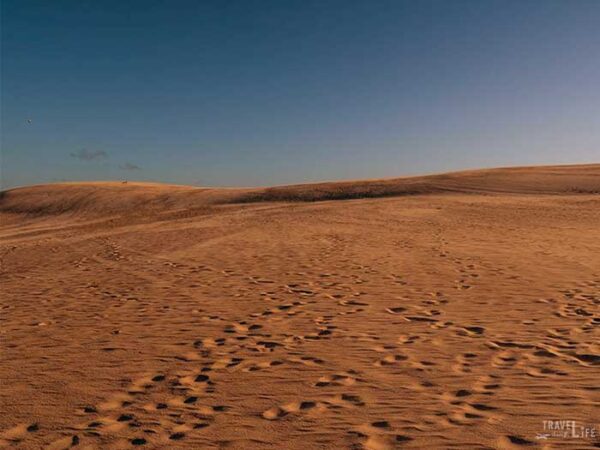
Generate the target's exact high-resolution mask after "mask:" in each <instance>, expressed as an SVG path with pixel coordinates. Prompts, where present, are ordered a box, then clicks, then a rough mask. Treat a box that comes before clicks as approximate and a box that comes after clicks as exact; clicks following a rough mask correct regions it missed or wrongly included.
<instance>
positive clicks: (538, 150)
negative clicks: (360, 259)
mask: <svg viewBox="0 0 600 450" xmlns="http://www.w3.org/2000/svg"><path fill="white" fill-rule="evenodd" d="M1 14H2V80H1V81H2V98H1V109H2V161H1V162H2V171H1V175H2V180H1V182H2V187H3V188H7V187H12V186H18V185H25V184H34V183H45V182H54V181H60V180H101V179H138V180H153V181H162V182H170V183H180V184H199V185H215V186H249V185H272V184H286V183H296V182H303V181H314V180H335V179H354V178H374V177H393V176H401V175H409V174H419V173H427V172H440V171H449V170H457V169H462V168H474V167H492V166H506V165H533V164H557V163H580V162H599V161H600V2H599V1H595V0H589V1H587V0H570V1H567V0H565V1H552V0H544V1H534V0H530V1H489V0H473V1H458V0H455V1H445V0H444V1H427V0H419V1H417V0H413V1H401V0H394V1H386V0H378V1H367V0H363V1H352V0H344V1H337V0H331V1H328V0H323V1H311V0H298V1H286V0H277V1H275V0H257V1H252V0H243V1H235V0H234V1H200V0H198V1H191V0H190V1H187V0H173V1H156V0H144V1H135V0H128V1H112V0H103V1H95V0H61V1H53V2H49V1H47V0H46V1H33V0H3V1H2V11H1Z"/></svg>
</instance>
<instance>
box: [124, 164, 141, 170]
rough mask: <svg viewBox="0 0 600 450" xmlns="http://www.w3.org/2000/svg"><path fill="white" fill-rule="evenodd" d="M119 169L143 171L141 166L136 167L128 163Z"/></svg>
mask: <svg viewBox="0 0 600 450" xmlns="http://www.w3.org/2000/svg"><path fill="white" fill-rule="evenodd" d="M119 167H120V168H121V169H123V170H140V169H141V167H140V166H136V165H135V164H131V163H128V162H127V163H125V164H121V165H120V166H119Z"/></svg>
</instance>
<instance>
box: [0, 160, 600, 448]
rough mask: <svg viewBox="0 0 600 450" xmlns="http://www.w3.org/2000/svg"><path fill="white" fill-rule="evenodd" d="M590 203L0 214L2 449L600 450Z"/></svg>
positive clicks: (503, 179)
mask: <svg viewBox="0 0 600 450" xmlns="http://www.w3.org/2000/svg"><path fill="white" fill-rule="evenodd" d="M599 194H600V164H596V165H587V166H561V167H537V168H535V167H534V168H515V169H501V170H483V171H468V172H461V173H454V174H441V175H435V176H429V177H416V178H402V179H393V180H373V181H357V182H345V183H328V184H318V185H303V186H284V187H276V188H257V189H199V188H192V187H185V186H166V185H157V184H143V183H131V182H129V183H127V184H123V183H114V182H113V183H71V184H55V185H45V186H44V185H41V186H32V187H26V188H19V189H14V190H10V191H6V192H3V193H2V194H1V196H0V214H1V216H0V218H1V220H2V225H1V227H0V256H1V267H0V270H1V272H0V282H1V286H2V295H1V297H0V308H1V315H0V333H1V334H0V337H1V342H2V344H1V345H2V349H1V355H0V356H1V361H2V362H1V365H0V380H1V385H0V447H8V448H22V449H39V448H50V449H66V448H71V447H74V448H81V449H84V448H88V449H120V448H133V447H136V448H160V449H171V448H197V449H205V448H206V449H210V448H223V449H224V448H227V449H268V448H277V449H304V450H306V449H341V448H343V449H346V448H348V449H360V448H365V449H373V450H375V449H388V448H457V449H466V448H500V449H509V448H578V449H583V448H597V447H599V446H600V435H599V433H600V426H599V422H600V383H599V380H600V331H599V330H600V307H599V305H600V195H599ZM546 420H573V421H576V423H577V426H587V427H588V428H590V427H594V426H595V428H596V429H595V433H596V436H595V437H593V436H588V437H579V438H577V437H573V436H568V437H565V438H561V437H556V436H542V437H547V439H540V435H544V434H545V433H549V432H548V431H547V430H545V429H544V422H543V421H546Z"/></svg>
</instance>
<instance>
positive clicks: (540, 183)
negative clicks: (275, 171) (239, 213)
mask: <svg viewBox="0 0 600 450" xmlns="http://www.w3.org/2000/svg"><path fill="white" fill-rule="evenodd" d="M441 193H469V194H509V193H510V194H598V193H600V164H588V165H572V166H545V167H544V166H541V167H514V168H500V169H482V170H470V171H463V172H453V173H447V174H437V175H426V176H417V177H404V178H394V179H382V180H358V181H341V182H329V183H311V184H300V185H291V186H276V187H267V188H230V189H223V188H197V187H191V186H177V185H165V184H158V183H136V182H127V183H122V182H87V183H57V184H48V185H37V186H29V187H22V188H16V189H11V190H8V191H4V192H2V193H0V212H7V213H8V212H10V213H25V214H36V215H40V214H42V215H43V214H62V213H76V214H117V213H125V214H126V213H131V212H135V213H137V214H139V213H150V212H165V211H169V210H182V209H193V208H200V207H203V206H208V205H218V204H228V203H260V202H276V201H280V202H281V201H283V202H288V201H291V202H311V201H326V200H348V199H359V198H379V197H397V196H407V195H425V194H441Z"/></svg>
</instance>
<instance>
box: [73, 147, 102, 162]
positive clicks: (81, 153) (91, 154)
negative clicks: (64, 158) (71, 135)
mask: <svg viewBox="0 0 600 450" xmlns="http://www.w3.org/2000/svg"><path fill="white" fill-rule="evenodd" d="M71 157H73V158H77V159H79V160H81V161H94V160H96V159H105V158H108V153H106V152H105V151H104V150H94V151H91V150H88V149H86V148H82V149H81V150H78V151H76V152H71Z"/></svg>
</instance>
